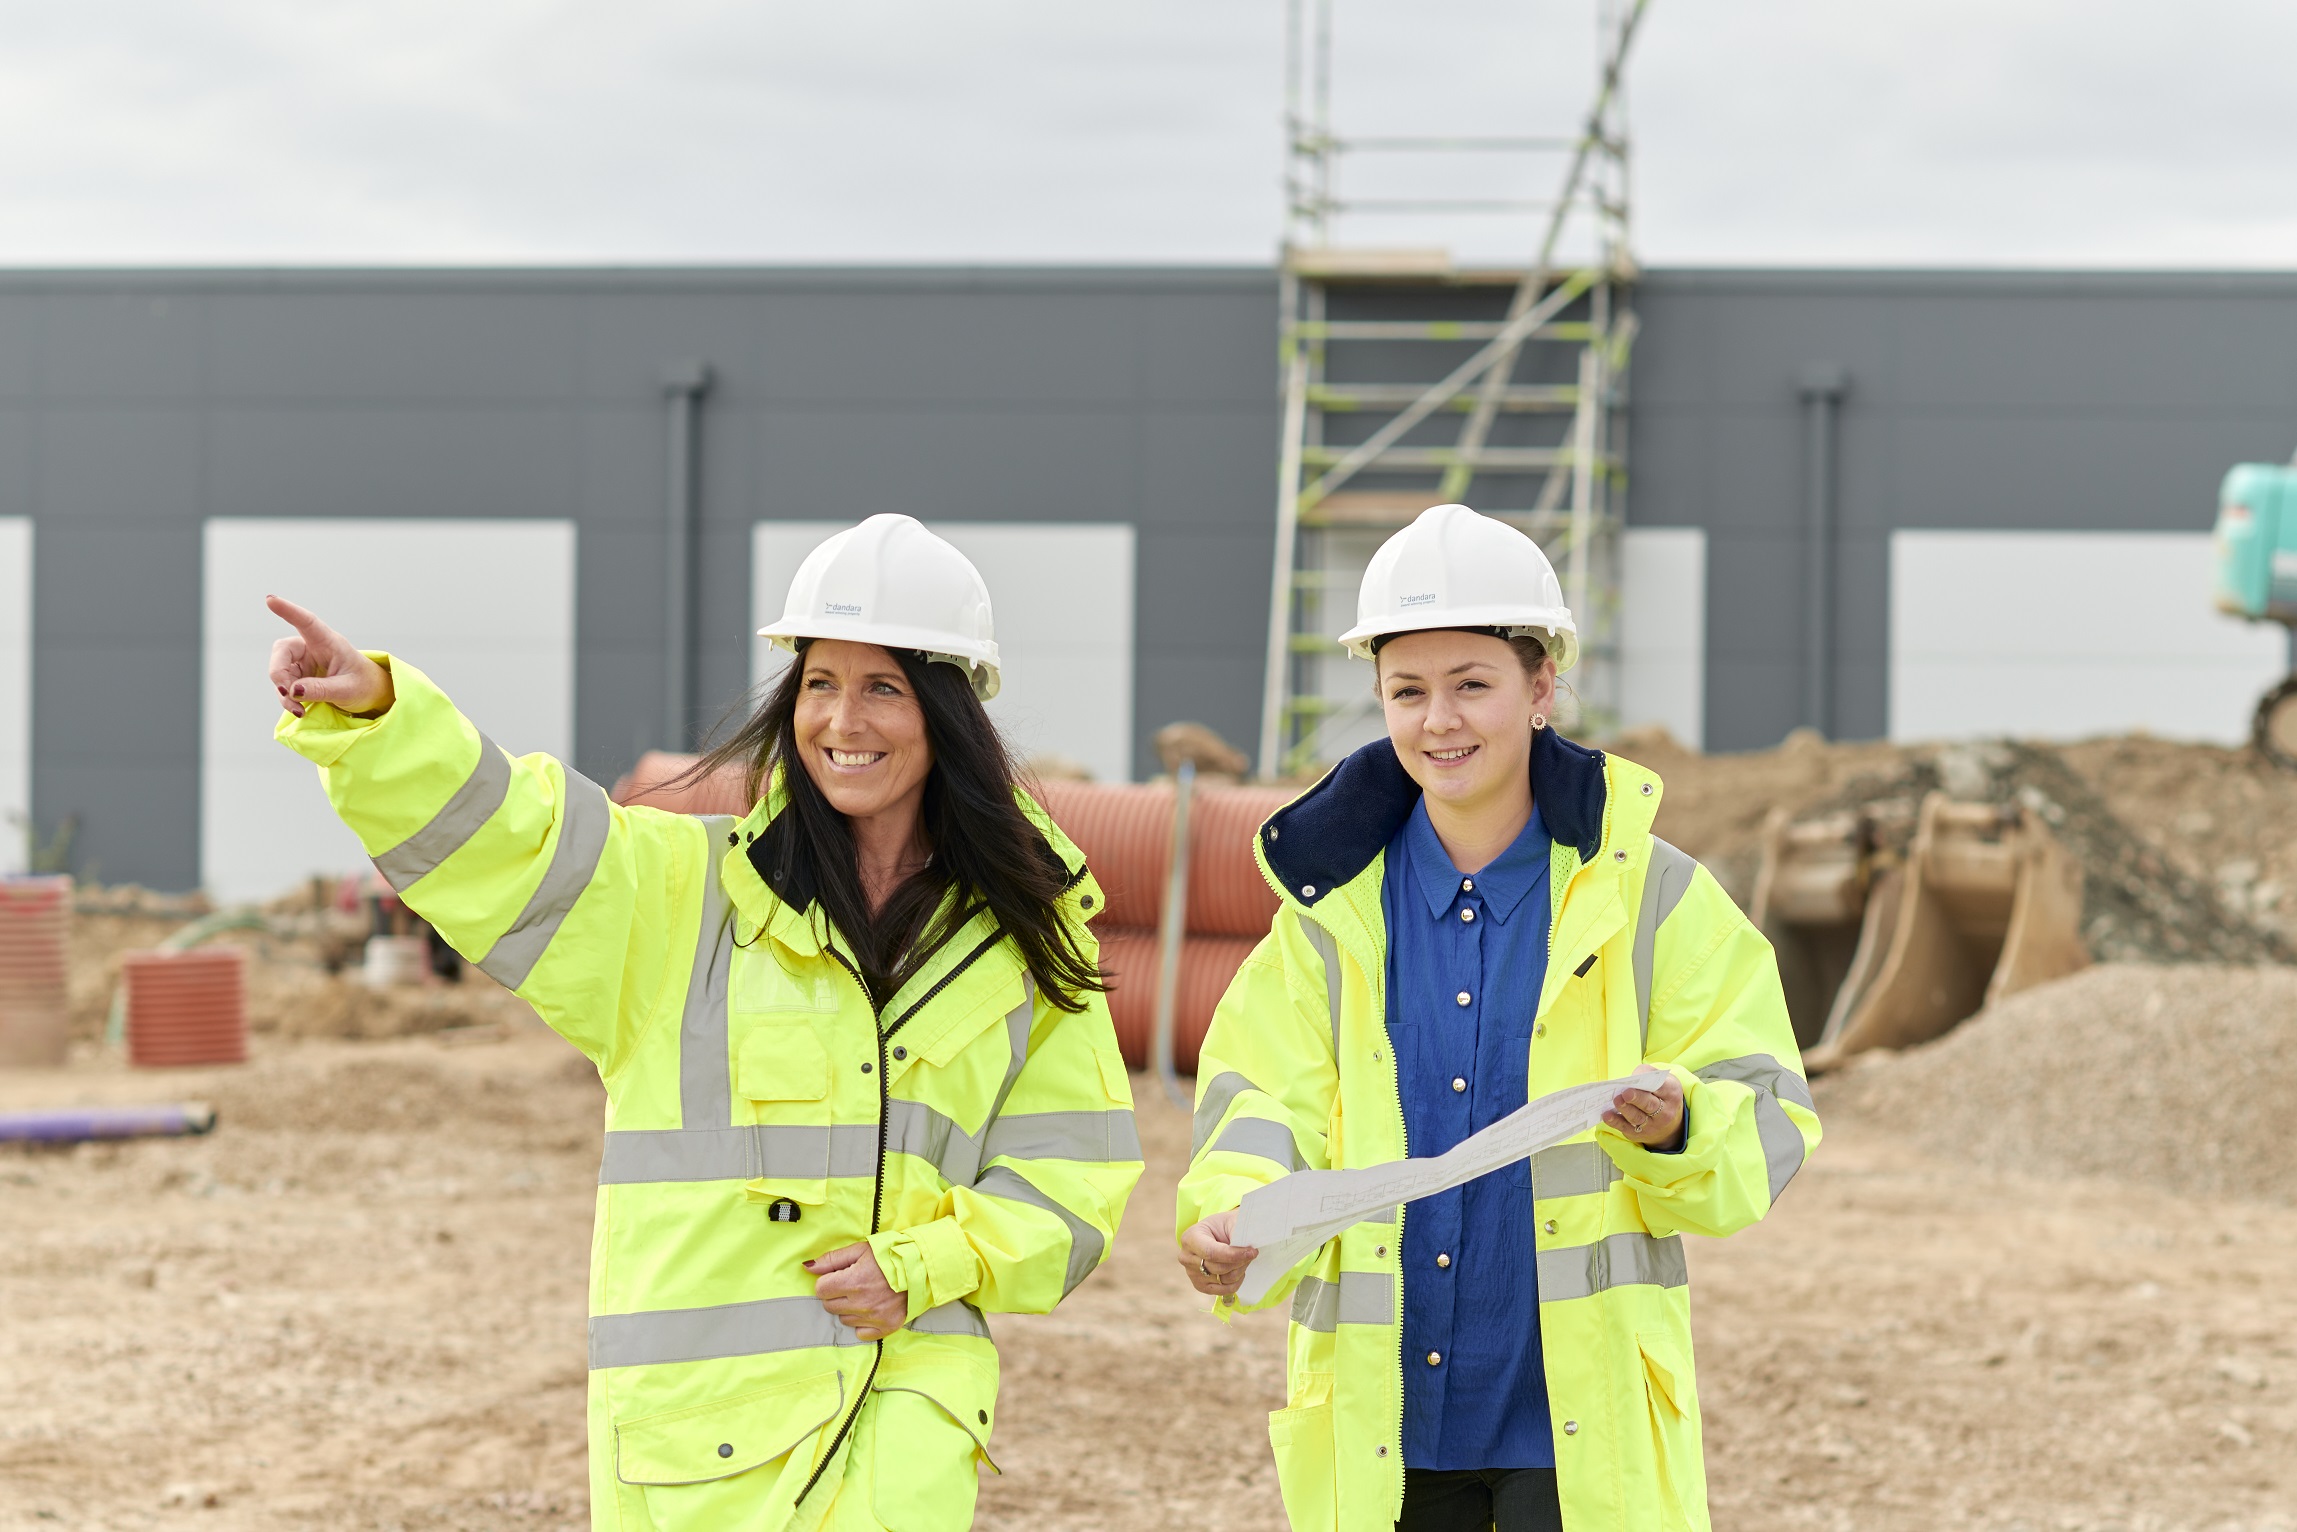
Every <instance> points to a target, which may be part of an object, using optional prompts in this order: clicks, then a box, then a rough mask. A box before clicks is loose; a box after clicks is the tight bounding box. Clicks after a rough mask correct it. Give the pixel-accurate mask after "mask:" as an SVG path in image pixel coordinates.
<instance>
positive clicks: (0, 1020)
mask: <svg viewBox="0 0 2297 1532" xmlns="http://www.w3.org/2000/svg"><path fill="white" fill-rule="evenodd" d="M71 954H72V880H71V879H70V878H62V877H55V878H0V1068H18V1069H21V1068H53V1067H55V1066H56V1065H59V1064H61V1063H63V1062H64V1053H65V1050H66V1049H67V1048H68V1047H69V1045H70V1042H71V1019H72V1018H71V995H70V978H71Z"/></svg>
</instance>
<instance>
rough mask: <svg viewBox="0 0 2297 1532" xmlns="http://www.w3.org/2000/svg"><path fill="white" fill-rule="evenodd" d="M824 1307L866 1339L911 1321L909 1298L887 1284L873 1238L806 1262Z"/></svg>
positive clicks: (885, 1335) (881, 1337)
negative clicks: (871, 1243)
mask: <svg viewBox="0 0 2297 1532" xmlns="http://www.w3.org/2000/svg"><path fill="white" fill-rule="evenodd" d="M805 1264H806V1270H807V1271H809V1272H812V1273H813V1277H814V1296H815V1297H816V1298H819V1299H820V1300H821V1305H822V1307H823V1308H825V1309H828V1310H829V1311H830V1312H831V1313H832V1314H835V1315H836V1316H837V1317H838V1319H839V1320H840V1321H842V1322H843V1323H844V1324H845V1325H847V1326H848V1327H849V1328H851V1329H852V1330H853V1332H854V1333H855V1334H856V1335H858V1336H859V1337H860V1338H861V1339H863V1340H870V1341H873V1340H883V1339H885V1338H886V1337H887V1336H888V1335H891V1334H892V1333H893V1332H894V1331H896V1330H898V1329H900V1328H901V1327H902V1326H903V1325H905V1324H907V1323H908V1322H909V1300H908V1299H907V1298H905V1297H903V1296H902V1295H901V1294H900V1293H897V1292H895V1291H894V1290H893V1289H892V1288H891V1287H890V1286H888V1285H887V1283H886V1280H885V1273H884V1272H883V1271H881V1270H879V1269H878V1265H877V1252H876V1251H874V1250H872V1249H870V1248H869V1241H867V1240H863V1241H862V1242H861V1243H860V1244H857V1245H846V1246H843V1247H841V1248H839V1249H836V1250H832V1251H831V1252H830V1253H829V1254H827V1255H817V1256H815V1257H814V1258H813V1259H812V1260H810V1261H808V1262H806V1263H805Z"/></svg>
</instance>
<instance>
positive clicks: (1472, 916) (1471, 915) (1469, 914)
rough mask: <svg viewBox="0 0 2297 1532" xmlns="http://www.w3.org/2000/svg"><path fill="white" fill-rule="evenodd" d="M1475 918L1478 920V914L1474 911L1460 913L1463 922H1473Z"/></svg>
mask: <svg viewBox="0 0 2297 1532" xmlns="http://www.w3.org/2000/svg"><path fill="white" fill-rule="evenodd" d="M1475 918H1476V912H1475V911H1473V910H1462V911H1460V919H1462V920H1473V919H1475Z"/></svg>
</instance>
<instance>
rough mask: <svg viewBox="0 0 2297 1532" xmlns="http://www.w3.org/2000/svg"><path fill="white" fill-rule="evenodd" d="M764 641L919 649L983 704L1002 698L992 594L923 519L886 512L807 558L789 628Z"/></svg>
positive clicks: (785, 623)
mask: <svg viewBox="0 0 2297 1532" xmlns="http://www.w3.org/2000/svg"><path fill="white" fill-rule="evenodd" d="M758 637H760V638H770V639H772V640H773V641H774V642H775V643H777V644H779V645H780V646H781V647H782V648H784V649H788V650H791V651H792V652H795V651H796V649H797V648H798V645H799V644H800V643H801V642H803V641H804V640H806V639H809V638H842V639H847V640H850V641H851V642H854V643H857V644H879V645H882V646H883V647H885V648H888V649H916V650H920V651H922V652H923V653H924V655H925V657H926V658H927V659H929V660H940V661H942V662H944V663H945V664H950V665H956V666H959V667H961V668H962V669H963V670H964V671H965V672H966V674H967V675H969V676H971V677H972V679H973V691H974V693H975V695H977V696H979V697H980V699H981V700H982V701H983V702H987V701H988V700H989V699H990V698H991V697H994V696H996V695H997V640H996V637H995V634H994V630H993V629H992V628H991V627H990V623H989V587H988V586H987V585H986V584H984V583H982V579H981V571H980V570H978V569H975V568H974V567H973V561H972V560H971V559H968V558H967V557H966V556H965V555H964V554H962V553H959V552H958V551H957V550H956V549H955V548H953V547H951V546H950V545H949V544H948V543H946V542H944V541H943V540H942V539H940V538H938V537H935V536H934V535H933V534H932V533H931V532H928V531H927V530H925V523H923V522H921V521H919V520H918V519H917V518H916V517H914V516H902V515H898V514H896V513H894V512H891V511H886V512H881V513H880V514H878V515H875V516H872V517H870V518H869V520H867V521H865V522H863V523H862V524H861V525H860V526H858V527H848V528H846V529H845V530H844V531H843V532H840V533H838V534H837V535H836V536H834V537H832V538H830V539H828V540H827V541H825V542H824V543H823V544H822V545H821V546H820V547H818V548H816V549H814V551H813V552H811V553H809V554H807V555H806V561H805V562H804V563H803V564H800V565H799V566H798V573H797V578H795V579H793V580H792V581H790V598H789V600H788V601H787V602H785V603H784V604H783V606H782V615H781V619H780V621H778V622H772V623H768V624H767V625H766V626H765V627H762V628H760V629H758Z"/></svg>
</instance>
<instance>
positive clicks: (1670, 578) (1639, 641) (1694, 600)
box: [1619, 527, 1707, 749]
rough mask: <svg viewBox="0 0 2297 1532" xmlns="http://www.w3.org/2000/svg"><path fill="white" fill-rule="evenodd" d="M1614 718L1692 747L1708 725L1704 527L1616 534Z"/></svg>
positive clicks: (1637, 529)
mask: <svg viewBox="0 0 2297 1532" xmlns="http://www.w3.org/2000/svg"><path fill="white" fill-rule="evenodd" d="M1619 553H1620V565H1621V568H1620V589H1619V724H1620V727H1621V728H1623V729H1638V728H1645V727H1648V726H1650V725H1652V724H1658V725H1660V726H1662V727H1664V728H1665V729H1666V730H1667V732H1668V733H1670V734H1672V735H1674V736H1675V738H1676V739H1678V740H1680V741H1682V742H1683V743H1684V744H1686V745H1689V746H1691V747H1692V748H1693V749H1697V748H1699V746H1700V745H1701V744H1702V743H1704V741H1705V738H1706V728H1707V533H1706V531H1705V529H1704V528H1701V527H1629V528H1627V529H1626V531H1625V533H1624V534H1623V535H1622V536H1621V538H1620V550H1619Z"/></svg>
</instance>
